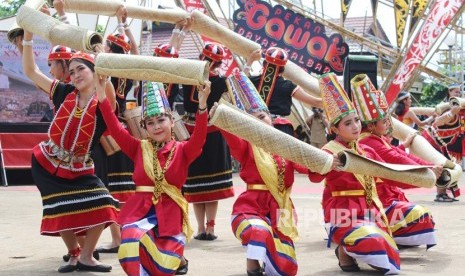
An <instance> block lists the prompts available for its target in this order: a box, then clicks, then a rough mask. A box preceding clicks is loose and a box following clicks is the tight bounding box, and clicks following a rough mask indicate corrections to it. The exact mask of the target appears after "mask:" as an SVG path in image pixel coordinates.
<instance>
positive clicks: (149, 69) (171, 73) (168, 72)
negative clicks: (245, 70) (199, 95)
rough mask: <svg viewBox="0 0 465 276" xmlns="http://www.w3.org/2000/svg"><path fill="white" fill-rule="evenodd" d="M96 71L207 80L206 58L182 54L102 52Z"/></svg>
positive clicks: (160, 79)
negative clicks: (135, 54)
mask: <svg viewBox="0 0 465 276" xmlns="http://www.w3.org/2000/svg"><path fill="white" fill-rule="evenodd" d="M95 71H96V72H97V73H98V74H101V75H106V76H113V77H118V78H127V79H132V80H147V81H156V82H164V83H179V84H189V85H200V84H204V83H205V80H208V71H209V68H208V62H206V61H200V60H189V59H182V58H163V57H152V56H134V55H120V54H108V53H101V54H98V55H97V58H96V59H95Z"/></svg>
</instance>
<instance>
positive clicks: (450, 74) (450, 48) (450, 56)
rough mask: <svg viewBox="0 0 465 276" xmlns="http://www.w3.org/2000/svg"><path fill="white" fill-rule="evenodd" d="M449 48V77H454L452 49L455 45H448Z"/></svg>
mask: <svg viewBox="0 0 465 276" xmlns="http://www.w3.org/2000/svg"><path fill="white" fill-rule="evenodd" d="M448 46H449V77H453V74H452V47H454V46H453V45H448Z"/></svg>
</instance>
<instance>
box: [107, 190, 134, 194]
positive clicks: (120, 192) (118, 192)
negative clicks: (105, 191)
mask: <svg viewBox="0 0 465 276" xmlns="http://www.w3.org/2000/svg"><path fill="white" fill-rule="evenodd" d="M127 193H129V194H132V193H134V190H123V191H114V192H110V194H112V195H113V194H127Z"/></svg>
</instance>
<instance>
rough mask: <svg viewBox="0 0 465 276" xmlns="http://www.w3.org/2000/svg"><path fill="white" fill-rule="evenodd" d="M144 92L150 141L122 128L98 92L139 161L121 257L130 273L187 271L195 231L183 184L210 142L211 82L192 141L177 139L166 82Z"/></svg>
mask: <svg viewBox="0 0 465 276" xmlns="http://www.w3.org/2000/svg"><path fill="white" fill-rule="evenodd" d="M143 90H144V95H143V99H142V102H143V105H142V121H141V124H142V125H143V127H144V128H145V129H146V130H147V134H148V139H144V140H139V139H137V138H134V137H133V136H132V135H131V134H129V133H128V132H127V131H126V129H124V128H123V127H122V126H121V124H120V123H119V121H118V119H117V117H116V116H115V114H114V113H113V111H112V109H111V107H110V105H109V102H108V101H107V100H106V97H105V94H104V93H98V97H99V101H100V102H101V110H102V113H103V114H104V117H105V121H106V123H107V125H108V129H109V130H110V134H111V135H112V136H113V137H114V138H115V140H116V142H117V143H118V145H119V146H120V147H121V150H122V151H123V152H124V153H125V154H126V155H127V156H128V157H129V158H130V159H132V160H133V162H134V174H133V180H134V183H135V184H136V193H135V195H133V196H132V197H131V198H129V200H128V202H127V203H126V204H125V205H124V207H123V208H122V210H121V213H120V215H119V217H118V223H119V224H121V225H122V226H123V227H122V230H121V245H120V247H119V251H118V257H119V260H120V263H121V266H122V267H123V270H124V271H125V272H126V274H128V275H174V274H176V275H180V274H186V273H187V270H188V263H187V260H186V259H185V258H184V257H183V253H184V246H185V244H186V240H189V239H190V237H191V235H192V229H191V228H190V225H189V217H188V213H187V212H188V204H187V201H186V200H185V199H184V197H183V196H182V194H181V187H182V185H183V184H184V182H185V180H186V177H187V170H188V166H189V165H190V163H192V161H194V160H195V158H197V157H198V156H199V155H200V153H201V151H202V146H203V144H204V143H205V137H206V134H207V120H208V112H207V98H208V95H209V94H210V82H208V81H207V82H206V84H205V86H203V87H199V88H198V91H199V105H198V111H197V115H196V122H197V123H196V126H195V129H194V132H193V134H192V136H191V138H190V139H189V140H188V141H187V142H177V141H175V140H174V137H173V124H174V121H173V118H172V116H171V110H170V108H169V104H168V100H167V98H166V95H165V92H164V90H163V84H162V83H152V82H146V83H144V85H143Z"/></svg>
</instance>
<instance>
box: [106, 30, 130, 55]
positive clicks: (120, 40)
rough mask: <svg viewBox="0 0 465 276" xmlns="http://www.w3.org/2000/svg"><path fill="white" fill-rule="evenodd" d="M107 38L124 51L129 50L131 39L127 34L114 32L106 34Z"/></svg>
mask: <svg viewBox="0 0 465 276" xmlns="http://www.w3.org/2000/svg"><path fill="white" fill-rule="evenodd" d="M107 40H108V41H111V42H112V43H115V44H116V45H118V46H119V47H121V48H123V50H124V52H125V53H128V52H129V51H130V50H131V41H130V40H129V38H128V37H127V36H125V35H124V34H120V33H114V34H110V35H108V36H107Z"/></svg>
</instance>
